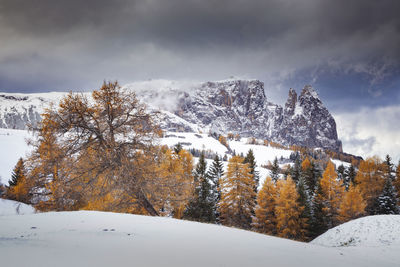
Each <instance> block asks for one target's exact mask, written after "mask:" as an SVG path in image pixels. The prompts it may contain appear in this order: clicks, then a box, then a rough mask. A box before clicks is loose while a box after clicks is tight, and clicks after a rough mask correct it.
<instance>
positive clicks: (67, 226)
mask: <svg viewBox="0 0 400 267" xmlns="http://www.w3.org/2000/svg"><path fill="white" fill-rule="evenodd" d="M0 258H1V259H2V265H3V264H4V266H32V267H35V266H110V265H111V266H128V265H130V266H146V267H151V266H307V267H312V266H324V267H330V266H332V267H333V266H335V267H336V266H355V267H357V266H360V267H361V266H363V267H368V266H393V265H391V264H392V262H391V261H387V260H386V259H384V258H380V257H357V255H356V256H355V255H353V254H352V253H347V252H346V251H345V250H340V249H337V248H327V247H323V246H316V245H312V244H307V243H301V242H295V241H291V240H286V239H281V238H277V237H271V236H266V235H262V234H257V233H253V232H249V231H243V230H238V229H234V228H229V227H223V226H218V225H210V224H201V223H196V222H189V221H182V220H175V219H171V218H165V217H148V216H139V215H131V214H117V213H105V212H94V211H78V212H50V213H40V214H33V215H19V216H17V215H14V216H3V217H1V219H0ZM397 259H398V260H400V256H397Z"/></svg>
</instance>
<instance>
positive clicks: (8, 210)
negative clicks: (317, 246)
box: [0, 198, 35, 220]
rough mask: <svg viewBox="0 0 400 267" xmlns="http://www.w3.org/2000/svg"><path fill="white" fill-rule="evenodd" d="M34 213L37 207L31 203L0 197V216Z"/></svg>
mask: <svg viewBox="0 0 400 267" xmlns="http://www.w3.org/2000/svg"><path fill="white" fill-rule="evenodd" d="M32 213H35V209H34V208H33V207H32V206H30V205H27V204H24V203H21V202H18V201H14V200H9V199H1V198H0V216H5V215H23V214H32ZM0 220H1V218H0Z"/></svg>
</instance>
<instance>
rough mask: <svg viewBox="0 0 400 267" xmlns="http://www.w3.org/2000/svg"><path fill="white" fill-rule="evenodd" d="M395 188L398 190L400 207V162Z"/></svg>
mask: <svg viewBox="0 0 400 267" xmlns="http://www.w3.org/2000/svg"><path fill="white" fill-rule="evenodd" d="M393 185H394V188H395V189H396V192H397V196H398V198H399V205H400V161H399V164H398V165H397V168H396V179H395V180H394V182H393Z"/></svg>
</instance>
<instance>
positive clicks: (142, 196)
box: [137, 191, 159, 216]
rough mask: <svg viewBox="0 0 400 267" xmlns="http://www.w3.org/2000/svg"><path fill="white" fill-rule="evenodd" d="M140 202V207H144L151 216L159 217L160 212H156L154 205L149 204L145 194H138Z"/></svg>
mask: <svg viewBox="0 0 400 267" xmlns="http://www.w3.org/2000/svg"><path fill="white" fill-rule="evenodd" d="M137 197H138V200H139V203H140V205H142V207H143V208H144V209H145V210H146V211H147V212H148V213H149V214H150V215H151V216H159V214H158V212H157V211H156V210H155V208H154V207H153V205H152V204H151V203H150V202H149V200H148V199H147V197H146V196H145V194H144V193H143V192H141V191H140V192H139V193H138V196H137Z"/></svg>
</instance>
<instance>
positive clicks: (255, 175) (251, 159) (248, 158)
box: [243, 149, 260, 195]
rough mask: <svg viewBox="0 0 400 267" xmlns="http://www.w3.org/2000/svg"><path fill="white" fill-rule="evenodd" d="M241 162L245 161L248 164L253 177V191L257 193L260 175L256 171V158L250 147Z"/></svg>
mask: <svg viewBox="0 0 400 267" xmlns="http://www.w3.org/2000/svg"><path fill="white" fill-rule="evenodd" d="M243 163H247V164H248V165H249V168H250V174H251V175H252V176H253V179H254V192H255V193H256V195H257V188H258V184H259V182H260V175H259V173H258V171H257V170H256V167H257V164H256V159H255V157H254V153H253V150H252V149H249V151H248V152H247V154H246V157H245V158H244V161H243Z"/></svg>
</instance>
